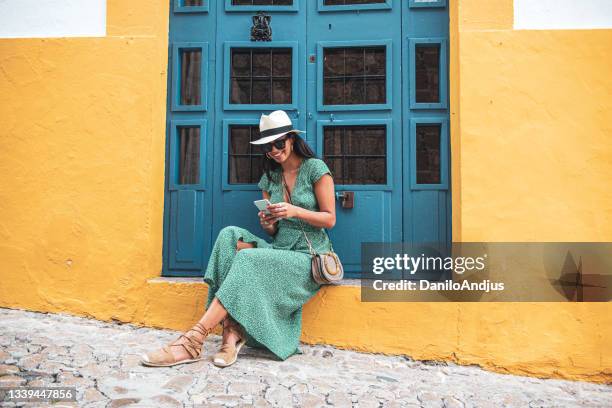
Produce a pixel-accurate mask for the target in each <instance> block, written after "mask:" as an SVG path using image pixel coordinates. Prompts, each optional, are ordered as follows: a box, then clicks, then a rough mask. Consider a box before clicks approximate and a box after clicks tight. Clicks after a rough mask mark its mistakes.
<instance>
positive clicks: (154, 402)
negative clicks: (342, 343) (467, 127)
mask: <svg viewBox="0 0 612 408" xmlns="http://www.w3.org/2000/svg"><path fill="white" fill-rule="evenodd" d="M178 334H179V332H176V331H171V330H156V329H150V328H143V327H137V326H133V325H130V324H119V323H106V322H101V321H97V320H93V319H86V318H80V317H74V316H69V315H65V314H46V313H35V312H28V311H22V310H11V309H2V308H0V346H1V347H0V387H7V386H23V385H26V384H27V385H31V386H43V385H53V386H60V385H66V386H76V387H77V391H78V392H77V394H78V402H77V403H74V402H72V403H62V404H61V405H62V406H84V407H119V406H128V405H129V406H130V407H136V406H140V407H183V406H185V407H191V406H204V407H222V406H229V407H234V406H256V407H267V406H278V407H291V406H299V407H319V406H338V407H359V408H362V407H381V406H382V407H453V408H454V407H502V406H509V407H612V386H610V385H598V384H590V383H585V382H572V381H562V380H541V379H536V378H530V377H519V376H511V375H503V374H496V373H491V372H488V371H484V370H482V369H479V368H478V367H464V366H458V365H454V364H445V363H434V362H419V361H414V360H412V359H410V358H408V357H404V356H387V355H383V354H368V353H358V352H353V351H347V350H340V349H335V348H333V347H330V346H319V345H318V346H310V345H305V344H302V345H301V346H300V348H301V350H302V351H303V353H304V354H302V355H300V354H297V355H294V356H292V357H290V358H289V359H287V360H286V361H280V360H278V359H276V358H275V357H274V355H273V354H271V353H269V352H267V351H265V350H259V349H253V348H249V347H244V348H243V349H242V351H241V353H240V357H239V359H238V362H236V364H234V365H233V366H231V367H228V368H217V367H215V366H214V365H213V364H212V363H210V361H201V362H197V363H192V364H185V365H180V366H178V367H174V368H169V367H164V368H153V367H145V366H142V365H140V364H139V354H140V353H142V352H144V351H146V350H149V349H151V347H157V346H158V345H159V346H161V345H163V344H165V343H168V342H170V341H172V340H174V339H175V338H177V337H178ZM219 343H220V336H217V335H211V336H210V337H209V338H208V339H207V342H206V343H205V344H207V345H208V349H207V351H206V353H207V354H208V355H211V354H212V353H214V351H215V350H217V348H218V347H219ZM11 404H13V403H11ZM11 404H5V405H4V406H14V405H11ZM20 404H21V405H19V406H40V404H38V405H35V404H33V403H29V404H23V403H20ZM54 406H60V404H56V405H54Z"/></svg>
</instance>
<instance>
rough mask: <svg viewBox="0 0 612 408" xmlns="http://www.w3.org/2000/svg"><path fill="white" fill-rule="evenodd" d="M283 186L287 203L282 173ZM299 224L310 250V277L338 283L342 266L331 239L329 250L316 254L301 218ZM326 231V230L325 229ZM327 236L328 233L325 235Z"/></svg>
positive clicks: (320, 282) (327, 282)
mask: <svg viewBox="0 0 612 408" xmlns="http://www.w3.org/2000/svg"><path fill="white" fill-rule="evenodd" d="M283 187H284V189H285V190H286V191H287V196H288V199H289V203H290V204H293V203H292V202H291V193H290V192H289V187H287V182H286V181H285V175H284V174H283ZM298 222H299V224H300V229H301V230H302V233H304V238H306V242H307V243H308V248H309V250H310V255H311V256H312V261H311V272H312V278H313V279H314V280H315V282H317V283H319V284H321V285H326V284H334V283H339V282H340V281H341V280H342V278H343V276H344V268H343V267H342V263H341V262H340V258H338V255H336V253H335V252H334V248H333V246H332V245H331V240H330V241H329V245H330V247H331V250H330V251H329V252H325V253H320V254H317V253H316V252H315V251H314V249H313V248H312V244H311V243H310V240H309V239H308V236H307V235H306V231H304V228H303V227H302V220H300V219H298ZM325 232H326V233H327V230H325ZM327 236H328V238H329V234H328V235H327Z"/></svg>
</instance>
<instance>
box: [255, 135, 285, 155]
mask: <svg viewBox="0 0 612 408" xmlns="http://www.w3.org/2000/svg"><path fill="white" fill-rule="evenodd" d="M287 139H289V136H285V137H283V138H282V139H276V140H275V141H273V142H270V143H266V144H263V145H261V150H263V152H264V153H270V152H271V151H272V146H274V147H276V148H277V149H278V150H282V149H284V148H285V142H286V141H287Z"/></svg>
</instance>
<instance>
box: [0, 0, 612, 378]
mask: <svg viewBox="0 0 612 408" xmlns="http://www.w3.org/2000/svg"><path fill="white" fill-rule="evenodd" d="M450 4H451V6H450V9H451V104H452V109H451V127H452V134H451V143H452V166H453V167H452V172H453V173H452V181H453V230H454V239H455V240H464V241H480V240H482V241H487V240H489V241H513V240H514V241H548V240H551V241H610V240H612V191H611V190H610V189H609V186H608V185H609V179H610V176H611V175H612V162H611V161H610V157H612V138H611V137H610V136H611V133H612V132H611V125H610V111H609V106H610V99H611V95H612V79H610V77H609V75H608V73H607V71H606V68H607V67H610V66H612V61H611V59H612V49H611V48H612V46H611V45H610V44H612V31H610V30H580V31H540V30H537V31H515V30H513V21H514V20H513V3H512V0H500V1H495V2H491V1H488V0H458V1H452V0H451V2H450ZM107 10H108V14H107V36H106V37H103V38H61V39H3V40H0V95H1V96H0V98H2V100H1V103H0V118H1V119H2V123H3V127H2V130H1V131H0V143H1V146H2V148H1V149H0V166H1V167H0V171H1V172H2V175H3V180H4V182H3V183H2V184H1V185H0V214H1V216H0V259H1V260H2V263H3V264H2V272H1V274H2V276H1V279H2V280H1V284H0V306H3V307H12V308H24V309H29V310H38V311H49V312H67V313H72V314H76V315H87V316H92V317H95V318H97V319H103V320H110V319H116V320H120V321H125V322H133V323H136V324H145V325H152V326H160V327H171V328H175V329H181V330H182V329H186V328H188V327H190V326H191V325H192V324H193V322H194V320H195V319H197V317H198V316H199V314H201V312H202V310H203V306H204V303H205V296H206V285H204V284H203V283H194V282H189V281H187V282H186V283H168V282H160V281H159V280H151V278H155V277H157V276H159V274H160V271H161V262H162V258H161V250H162V220H163V195H164V187H163V186H164V142H165V109H166V99H165V98H166V75H167V38H168V1H165V0H157V1H154V2H151V1H144V0H138V1H131V2H124V1H120V0H109V1H108V4H107ZM328 310H334V311H338V310H341V311H342V313H332V312H329V311H328ZM611 312H612V308H611V306H610V303H599V304H594V303H586V304H570V303H533V304H529V303H486V304H485V303H483V304H478V303H361V302H360V296H359V288H356V287H333V288H324V289H323V290H322V291H321V292H320V293H319V294H318V295H317V296H315V297H314V298H313V299H312V300H311V301H310V302H309V303H308V304H307V305H306V307H305V309H304V322H303V324H304V333H303V336H302V339H303V340H304V341H306V342H324V343H329V344H334V345H337V346H339V347H347V348H353V349H358V350H364V351H378V352H385V353H405V354H408V355H410V356H412V357H414V358H419V359H448V360H453V361H456V362H459V363H461V364H479V365H482V366H484V367H486V368H488V369H492V370H495V371H500V372H510V373H519V374H527V375H536V376H547V377H562V378H572V379H583V380H590V381H598V382H605V381H611V380H612V368H611V367H612V348H611V347H610V344H612V313H611Z"/></svg>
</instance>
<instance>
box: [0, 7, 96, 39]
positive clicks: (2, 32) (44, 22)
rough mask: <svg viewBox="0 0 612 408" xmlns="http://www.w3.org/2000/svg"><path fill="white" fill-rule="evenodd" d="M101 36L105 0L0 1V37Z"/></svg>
mask: <svg viewBox="0 0 612 408" xmlns="http://www.w3.org/2000/svg"><path fill="white" fill-rule="evenodd" d="M105 35H106V0H0V38H40V37H104V36H105Z"/></svg>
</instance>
